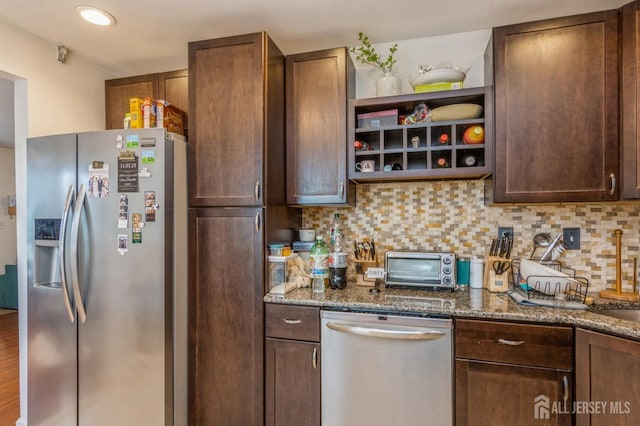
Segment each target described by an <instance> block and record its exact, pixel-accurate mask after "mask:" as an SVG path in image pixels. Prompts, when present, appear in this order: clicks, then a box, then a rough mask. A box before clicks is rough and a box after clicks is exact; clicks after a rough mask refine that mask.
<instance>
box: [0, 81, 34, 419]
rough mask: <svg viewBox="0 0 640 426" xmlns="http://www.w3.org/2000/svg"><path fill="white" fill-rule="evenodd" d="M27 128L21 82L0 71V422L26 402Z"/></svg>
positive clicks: (14, 416) (14, 414)
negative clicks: (23, 386) (23, 357)
mask: <svg viewBox="0 0 640 426" xmlns="http://www.w3.org/2000/svg"><path fill="white" fill-rule="evenodd" d="M27 132H28V129H27V82H26V80H24V79H21V78H20V77H17V76H15V75H12V74H8V73H6V72H3V71H0V241H2V244H1V245H0V286H2V288H1V289H0V336H1V338H0V395H3V398H2V401H1V402H0V426H5V425H7V426H8V425H11V426H13V425H15V424H20V422H21V421H20V413H21V408H20V404H21V401H26V389H24V391H25V393H24V394H21V389H20V383H26V377H23V376H22V374H23V373H22V372H24V371H25V370H24V368H20V364H21V363H22V362H23V360H21V359H20V358H19V347H22V348H25V347H26V346H25V344H26V337H27V336H26V333H24V332H20V330H26V309H24V308H25V307H26V300H25V296H24V295H23V294H21V293H24V294H26V291H25V289H22V288H21V287H24V286H21V285H20V282H22V281H24V278H25V274H26V262H25V260H26V259H24V256H19V254H18V253H20V250H22V252H23V253H24V250H25V249H26V248H25V246H26V240H25V237H26V235H25V234H26V233H25V232H24V231H22V230H21V229H22V228H23V227H24V224H23V221H24V219H21V218H20V215H21V213H24V211H25V207H26V205H25V204H26V201H25V200H24V199H23V198H24V197H20V194H21V193H22V194H24V189H25V188H26V175H25V170H23V169H24V167H20V166H19V165H20V164H26V140H27ZM21 188H22V190H21ZM22 216H23V217H24V215H22ZM21 240H22V241H23V243H19V241H21ZM21 258H22V259H21ZM21 271H23V272H21ZM21 305H22V306H21Z"/></svg>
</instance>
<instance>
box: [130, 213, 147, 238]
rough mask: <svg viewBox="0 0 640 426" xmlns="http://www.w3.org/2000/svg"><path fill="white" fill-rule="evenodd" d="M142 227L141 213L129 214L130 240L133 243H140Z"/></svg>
mask: <svg viewBox="0 0 640 426" xmlns="http://www.w3.org/2000/svg"><path fill="white" fill-rule="evenodd" d="M143 227H144V222H142V213H133V214H132V215H131V228H132V234H131V242H132V243H133V244H140V243H142V228H143Z"/></svg>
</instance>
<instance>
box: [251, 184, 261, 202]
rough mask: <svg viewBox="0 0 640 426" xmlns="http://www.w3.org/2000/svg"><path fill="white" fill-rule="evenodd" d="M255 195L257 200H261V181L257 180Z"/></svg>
mask: <svg viewBox="0 0 640 426" xmlns="http://www.w3.org/2000/svg"><path fill="white" fill-rule="evenodd" d="M253 196H254V197H256V201H260V181H257V182H256V187H255V188H254V189H253Z"/></svg>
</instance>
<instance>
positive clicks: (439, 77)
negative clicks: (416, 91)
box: [411, 68, 467, 87]
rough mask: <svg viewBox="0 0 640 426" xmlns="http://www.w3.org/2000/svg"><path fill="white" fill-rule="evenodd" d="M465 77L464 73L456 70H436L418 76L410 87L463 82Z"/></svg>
mask: <svg viewBox="0 0 640 426" xmlns="http://www.w3.org/2000/svg"><path fill="white" fill-rule="evenodd" d="M466 77H467V74H466V73H465V72H464V71H462V70H459V69H456V68H438V69H434V70H431V71H425V72H423V73H421V74H418V76H417V77H416V78H415V79H414V80H413V81H412V82H411V85H412V86H413V87H416V86H420V85H421V84H430V83H448V82H456V81H463V80H464V79H465V78H466Z"/></svg>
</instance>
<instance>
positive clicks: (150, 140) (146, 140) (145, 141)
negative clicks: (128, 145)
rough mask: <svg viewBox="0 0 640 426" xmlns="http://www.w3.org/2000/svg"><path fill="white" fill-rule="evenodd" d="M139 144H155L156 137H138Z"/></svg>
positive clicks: (145, 145) (147, 145)
mask: <svg viewBox="0 0 640 426" xmlns="http://www.w3.org/2000/svg"><path fill="white" fill-rule="evenodd" d="M140 146H141V147H143V148H145V147H150V146H156V138H140Z"/></svg>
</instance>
